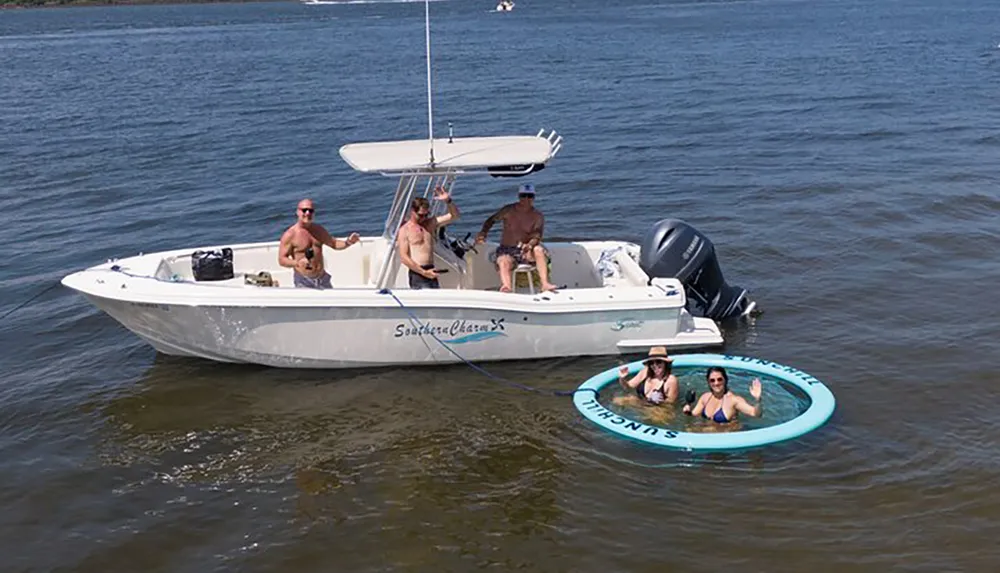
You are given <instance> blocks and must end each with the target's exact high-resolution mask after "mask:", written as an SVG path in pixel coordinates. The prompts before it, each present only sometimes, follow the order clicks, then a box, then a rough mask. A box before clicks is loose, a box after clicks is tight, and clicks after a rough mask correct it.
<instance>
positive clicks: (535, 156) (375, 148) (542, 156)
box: [340, 129, 562, 177]
mask: <svg viewBox="0 0 1000 573" xmlns="http://www.w3.org/2000/svg"><path fill="white" fill-rule="evenodd" d="M433 141H434V144H433V162H432V160H431V157H432V155H431V147H432V146H431V140H429V139H411V140H405V141H379V142H374V143H351V144H348V145H345V146H343V147H341V148H340V156H341V157H343V158H344V161H346V162H347V164H348V165H350V166H351V167H353V168H354V169H355V170H357V171H360V172H362V173H381V174H383V175H390V176H398V175H416V174H423V175H434V174H456V173H475V172H486V173H489V174H491V175H494V176H508V177H516V176H520V175H528V174H529V173H534V172H535V171H539V170H540V169H542V168H543V167H544V166H545V164H546V163H547V162H548V161H549V160H550V159H552V158H553V157H555V155H556V153H558V152H559V149H560V148H561V147H562V136H557V135H556V133H555V132H554V131H552V132H549V134H548V135H545V130H544V129H543V130H541V131H539V132H538V134H537V135H534V136H530V135H515V136H499V137H454V138H452V137H448V138H440V139H434V140H433Z"/></svg>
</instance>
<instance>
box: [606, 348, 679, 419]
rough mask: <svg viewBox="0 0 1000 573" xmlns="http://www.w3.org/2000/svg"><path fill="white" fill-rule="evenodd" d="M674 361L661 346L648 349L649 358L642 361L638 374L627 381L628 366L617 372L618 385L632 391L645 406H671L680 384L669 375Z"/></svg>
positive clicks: (675, 399) (675, 398)
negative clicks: (665, 404) (664, 404)
mask: <svg viewBox="0 0 1000 573" xmlns="http://www.w3.org/2000/svg"><path fill="white" fill-rule="evenodd" d="M673 361H674V359H673V358H670V357H669V356H668V355H667V349H666V348H665V347H663V346H654V347H653V348H650V349H649V357H648V358H646V360H644V361H643V368H642V370H640V371H639V373H638V374H636V375H635V376H633V377H632V379H631V380H629V379H628V366H622V367H621V369H619V371H618V383H619V384H621V385H622V388H625V389H626V390H634V391H635V394H636V396H637V397H638V398H639V399H640V400H642V401H643V402H644V403H646V404H653V405H659V404H663V403H667V404H673V403H674V402H676V401H677V393H678V392H679V389H680V384H679V383H678V382H677V377H676V376H674V375H673V374H671V373H670V366H671V362H673Z"/></svg>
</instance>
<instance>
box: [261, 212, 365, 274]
mask: <svg viewBox="0 0 1000 573" xmlns="http://www.w3.org/2000/svg"><path fill="white" fill-rule="evenodd" d="M315 216H316V207H315V206H314V205H313V201H312V199H303V200H301V201H299V206H298V217H299V220H298V222H297V223H295V224H294V225H292V226H291V227H289V228H288V230H287V231H285V233H284V234H283V235H281V245H280V247H279V249H278V264H279V265H281V266H283V267H290V268H291V269H292V276H293V277H294V279H295V280H294V283H295V286H297V287H304V288H318V289H324V288H333V285H332V284H330V273H328V272H326V270H325V269H324V268H323V245H326V246H328V247H330V248H331V249H336V250H338V251H340V250H343V249H346V248H347V247H350V246H351V245H353V244H355V243H357V242H359V241H361V236H360V235H358V234H357V233H351V236H349V237H347V239H346V240H345V239H335V238H333V237H332V236H330V233H328V232H327V231H326V229H324V228H323V226H322V225H320V224H319V223H315V222H313V221H314V218H315Z"/></svg>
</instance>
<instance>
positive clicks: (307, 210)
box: [299, 207, 316, 215]
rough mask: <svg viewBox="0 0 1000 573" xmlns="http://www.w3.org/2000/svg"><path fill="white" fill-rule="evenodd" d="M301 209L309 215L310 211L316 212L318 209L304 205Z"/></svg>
mask: <svg viewBox="0 0 1000 573" xmlns="http://www.w3.org/2000/svg"><path fill="white" fill-rule="evenodd" d="M299 211H302V212H303V213H305V214H306V215H308V214H309V213H315V212H316V209H310V208H309V207H302V208H301V209H299Z"/></svg>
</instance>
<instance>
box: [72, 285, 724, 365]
mask: <svg viewBox="0 0 1000 573" xmlns="http://www.w3.org/2000/svg"><path fill="white" fill-rule="evenodd" d="M84 294H85V296H86V297H87V299H88V300H89V301H90V302H91V303H92V304H94V305H95V306H96V307H97V308H99V309H101V310H103V311H104V312H106V313H107V314H108V315H110V316H111V317H113V318H114V319H115V320H117V321H118V322H119V323H121V324H122V326H124V327H125V328H127V329H128V330H130V331H132V332H133V333H135V334H136V335H138V336H139V337H141V338H142V339H143V340H145V341H146V342H148V343H149V344H150V345H152V346H153V347H154V348H155V349H156V350H158V351H159V352H162V353H164V354H170V355H176V356H191V357H200V358H205V359H210V360H215V361H221V362H235V363H253V364H262V365H267V366H274V367H281V368H358V367H370V366H401V365H421V364H423V365H426V364H446V363H455V362H461V361H463V360H468V361H473V362H478V361H494V360H518V359H527V358H554V357H565V356H582V355H607V354H619V353H628V352H637V351H641V350H642V349H643V348H645V347H647V346H651V345H653V344H663V345H666V346H669V347H673V348H680V347H707V346H715V345H718V344H721V342H722V337H721V334H720V333H719V330H718V327H717V326H716V325H715V323H714V322H712V321H711V320H708V319H701V318H694V317H691V316H690V315H688V313H687V311H685V310H684V309H683V308H678V307H665V308H661V309H642V310H638V311H635V310H591V311H580V312H559V313H534V312H518V311H510V310H495V309H474V308H449V307H437V308H428V307H420V308H401V307H400V306H399V305H398V304H396V303H395V300H394V299H393V298H391V297H389V296H386V304H385V306H382V307H372V306H367V307H336V306H329V307H316V306H302V307H289V306H283V307H270V308H269V307H251V306H213V305H180V304H154V303H141V302H130V301H125V300H116V299H111V298H106V297H101V296H96V295H93V294H86V293H84Z"/></svg>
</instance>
